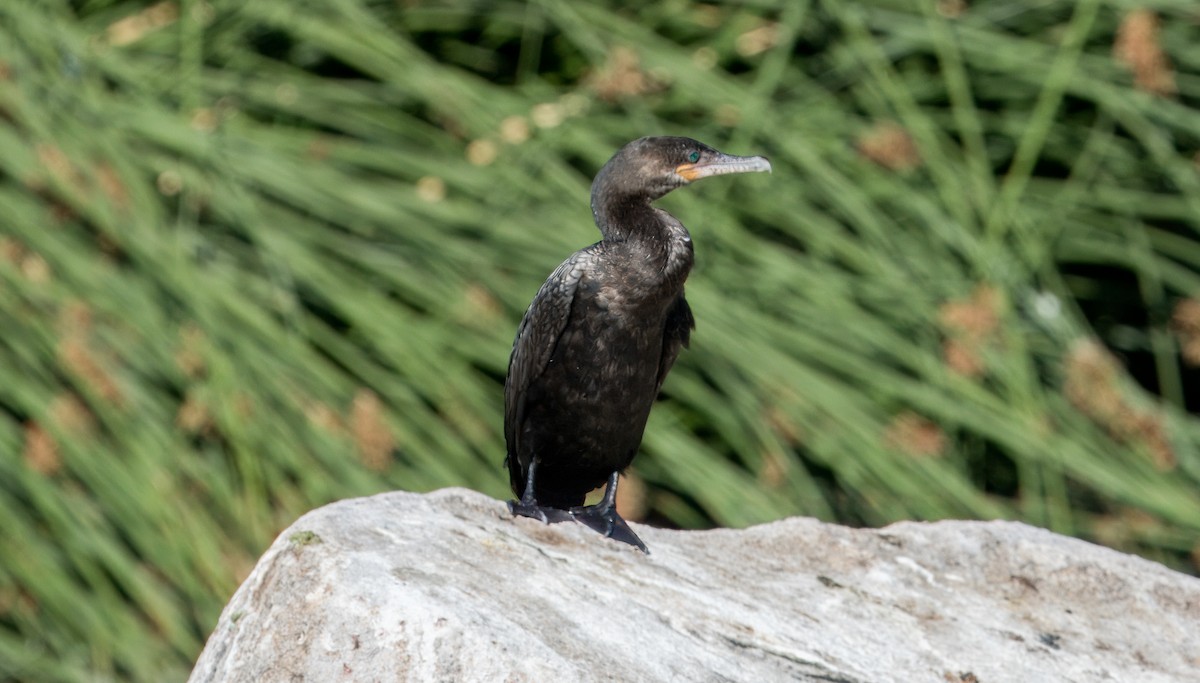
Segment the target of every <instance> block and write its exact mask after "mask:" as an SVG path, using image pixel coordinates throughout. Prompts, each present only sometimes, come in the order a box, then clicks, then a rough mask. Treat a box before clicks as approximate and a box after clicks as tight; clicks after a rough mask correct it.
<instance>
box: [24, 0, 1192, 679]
mask: <svg viewBox="0 0 1200 683" xmlns="http://www.w3.org/2000/svg"><path fill="white" fill-rule="evenodd" d="M1198 103H1200V9H1198V8H1197V6H1196V4H1195V3H1194V1H1193V0H1164V1H1161V2H1149V1H1147V2H1133V1H1131V0H1072V1H1070V2H1068V1H1066V0H1057V1H1056V0H1018V1H1010V0H1004V1H1001V0H978V1H971V2H968V0H940V1H937V2H935V1H933V0H930V1H928V2H925V1H918V0H877V1H875V2H869V3H855V2H844V1H842V0H811V1H805V0H789V1H787V2H784V1H782V0H779V1H774V0H745V1H742V2H720V1H713V2H705V3H693V2H684V1H682V0H667V1H665V2H659V3H635V2H617V1H611V0H610V1H608V2H600V3H577V2H568V1H567V0H539V1H537V2H529V3H520V2H515V1H514V2H504V1H498V2H483V1H475V0H441V1H435V2H422V1H420V0H400V1H398V2H384V1H382V0H327V1H324V2H299V1H287V2H285V1H284V0H259V1H257V2H246V3H243V2H240V1H235V0H167V1H166V2H138V1H124V0H77V1H75V2H66V1H65V0H58V1H54V0H40V1H37V2H7V3H4V4H3V5H2V6H0V323H2V329H3V334H0V377H3V381H0V680H38V681H85V680H87V681H91V680H126V681H164V680H182V679H183V678H184V677H185V676H186V673H187V671H188V669H189V667H190V665H191V663H192V661H193V660H194V658H195V657H196V656H197V654H198V652H199V649H200V648H201V646H202V644H203V641H204V639H205V637H206V636H207V634H208V632H209V631H210V629H211V628H212V627H213V626H214V624H215V623H216V618H217V615H218V613H219V611H220V609H221V607H222V605H223V604H224V602H225V601H226V600H227V599H228V597H229V596H230V595H231V593H232V591H233V590H234V589H235V588H236V586H237V585H238V583H239V581H240V580H241V579H243V578H244V577H245V576H246V574H247V572H248V571H249V570H250V568H251V567H252V566H253V563H254V561H255V559H256V558H257V557H258V555H259V554H260V553H261V552H262V551H263V550H264V549H265V548H266V547H267V545H268V544H269V543H270V542H271V540H272V538H273V537H274V536H275V535H276V534H277V533H278V532H279V531H280V530H281V529H283V528H284V527H285V526H287V525H288V524H289V523H291V522H292V521H294V520H295V519H296V518H297V517H298V516H299V515H301V514H302V513H304V512H305V511H307V510H309V509H311V508H313V507H315V506H319V505H322V504H325V503H328V502H331V501H334V500H337V499H340V498H346V497H350V496H361V495H367V494H372V493H377V492H381V491H386V490H389V489H406V490H414V491H425V490H430V489H433V488H437V487H443V486H468V487H472V488H475V489H479V490H481V491H485V492H487V493H489V494H491V495H493V496H496V497H501V498H503V497H506V496H507V495H508V490H507V489H508V487H507V482H506V481H505V479H504V473H503V472H502V470H501V467H500V461H501V459H502V458H503V452H504V447H503V442H502V432H501V417H502V398H501V393H502V392H501V386H502V383H503V378H504V372H505V366H506V363H507V358H508V352H509V349H510V344H511V340H512V335H513V333H514V331H515V329H516V325H517V321H518V320H519V318H520V316H521V314H522V312H523V311H524V308H525V306H526V305H527V304H528V302H529V300H530V299H531V298H532V296H533V294H534V293H535V292H536V290H537V288H538V286H539V285H540V284H541V282H542V280H543V279H544V278H545V276H546V275H547V274H548V273H549V272H550V271H551V270H552V269H553V268H554V266H556V265H557V264H558V263H559V261H561V260H562V259H563V258H564V257H565V256H566V255H567V254H569V253H570V252H571V251H573V250H575V249H577V248H579V247H582V246H584V245H586V244H589V243H591V242H592V241H594V240H595V239H597V233H596V231H595V228H594V227H593V225H592V223H591V217H590V212H589V210H588V194H587V193H588V186H589V183H590V179H591V176H592V175H593V174H594V173H595V171H596V170H597V169H598V168H599V167H600V166H601V165H602V164H603V163H604V161H605V160H606V159H607V158H608V156H609V155H611V154H612V152H613V151H614V150H615V149H616V148H617V147H619V146H620V145H621V144H623V143H624V142H626V141H628V140H630V139H633V138H635V137H639V136H641V135H646V134H681V135H689V136H692V137H696V138H699V139H701V140H704V141H706V142H708V143H710V144H713V145H715V146H717V147H719V148H721V149H723V150H726V151H729V152H732V153H737V154H766V155H768V156H769V157H770V158H771V160H772V162H773V163H774V165H775V173H774V174H773V175H771V176H753V177H739V178H736V179H725V180H723V181H721V182H711V184H709V183H702V184H699V185H698V186H696V187H693V188H689V189H687V190H684V191H681V192H677V193H675V194H673V195H671V196H670V197H668V198H666V199H665V200H664V201H663V202H661V205H662V206H664V207H665V208H667V209H669V210H670V211H672V212H673V213H675V214H676V215H677V216H679V217H680V218H681V220H682V221H683V222H684V224H685V225H688V226H689V227H690V228H691V229H692V233H693V236H694V238H695V241H696V250H697V258H698V265H697V268H696V270H695V271H694V272H693V275H692V278H691V280H690V282H689V286H688V292H689V299H690V301H691V302H692V306H693V309H694V311H695V314H696V318H697V320H698V324H699V328H698V330H697V332H696V334H695V335H694V337H693V346H692V348H691V350H690V351H688V352H686V353H684V354H683V356H682V358H681V359H680V362H679V364H678V365H677V366H676V369H675V371H674V373H673V374H672V376H671V378H670V380H669V381H668V382H667V385H666V388H665V391H664V400H662V401H661V402H660V403H659V405H658V406H657V408H656V410H655V412H654V414H653V415H652V417H651V421H650V426H649V428H648V430H647V435H646V439H645V443H644V447H643V452H644V453H643V455H642V457H641V458H639V459H638V461H637V462H636V464H635V466H634V468H633V470H632V471H631V472H630V477H629V484H628V485H627V486H625V487H624V492H625V493H626V494H628V495H625V497H624V498H623V500H622V501H621V504H622V506H623V508H624V510H625V512H626V514H627V515H628V516H630V517H632V518H635V519H643V520H647V521H649V522H651V523H656V524H660V525H674V526H679V527H685V528H702V527H709V526H713V525H722V526H744V525H748V524H755V523H760V522H767V521H770V520H774V519H779V518H781V517H785V516H788V515H814V516H817V517H819V518H821V519H825V520H832V521H838V522H842V523H848V524H856V525H860V524H861V525H883V524H887V523H889V522H893V521H896V520H904V519H920V520H932V519H940V518H947V517H954V518H980V519H991V518H1007V519H1020V520H1024V521H1027V522H1029V523H1031V524H1036V525H1040V526H1045V527H1048V528H1050V529H1053V530H1055V531H1059V532H1062V533H1066V534H1072V535H1076V536H1079V537H1082V538H1086V539H1090V540H1093V541H1097V542H1100V543H1105V544H1108V545H1110V546H1113V547H1115V548H1119V549H1122V550H1125V551H1130V552H1135V553H1140V554H1142V555H1144V556H1146V557H1149V558H1152V559H1154V560H1157V561H1160V562H1164V563H1166V564H1168V565H1169V566H1172V567H1174V568H1177V569H1180V570H1183V571H1190V572H1195V571H1196V567H1197V563H1198V562H1200V550H1198V548H1200V546H1198V538H1200V496H1198V495H1197V491H1198V483H1200V455H1198V452H1197V449H1198V446H1200V420H1197V418H1196V416H1195V414H1194V413H1195V411H1196V408H1197V406H1198V405H1200V393H1198V388H1197V387H1198V385H1197V382H1196V379H1197V367H1198V366H1200V299H1198V298H1197V297H1200V173H1198V164H1200V157H1198V156H1197V151H1198V150H1200V111H1198V110H1197V107H1196V105H1197V104H1198Z"/></svg>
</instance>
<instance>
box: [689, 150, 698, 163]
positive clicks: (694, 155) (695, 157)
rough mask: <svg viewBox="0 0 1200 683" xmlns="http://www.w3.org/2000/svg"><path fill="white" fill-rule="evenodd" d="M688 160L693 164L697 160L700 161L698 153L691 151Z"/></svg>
mask: <svg viewBox="0 0 1200 683" xmlns="http://www.w3.org/2000/svg"><path fill="white" fill-rule="evenodd" d="M688 161H690V162H692V163H693V164H694V163H696V162H697V161H700V153H699V152H692V153H691V154H689V155H688Z"/></svg>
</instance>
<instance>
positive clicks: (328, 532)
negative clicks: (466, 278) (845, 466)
mask: <svg viewBox="0 0 1200 683" xmlns="http://www.w3.org/2000/svg"><path fill="white" fill-rule="evenodd" d="M636 527H637V528H636V531H637V533H638V534H639V535H641V537H642V539H643V540H645V541H646V543H647V545H649V546H650V550H651V553H652V554H651V555H649V556H647V555H643V554H642V553H640V552H638V551H637V550H635V549H633V548H631V547H629V546H625V545H622V544H618V543H615V542H613V541H611V540H608V539H605V538H603V537H601V536H599V535H598V534H596V533H594V532H592V531H590V530H588V529H586V528H584V527H582V526H580V525H577V524H569V523H568V524H557V525H554V526H546V525H544V524H541V523H540V522H537V521H534V520H530V519H524V518H521V519H513V518H511V517H510V516H509V514H508V511H507V510H506V509H505V507H504V504H503V503H501V502H499V501H496V500H493V499H491V498H488V497H486V496H484V495H482V494H479V493H476V492H473V491H468V490H464V489H446V490H442V491H436V492H434V493H430V494H427V495H417V494H411V493H403V492H397V493H388V494H383V495H379V496H374V497H372V498H362V499H356V500H347V501H343V502H340V503H335V504H333V505H329V506H327V507H324V508H321V509H319V510H316V511H314V512H311V513H309V514H307V515H305V516H304V517H302V518H301V519H300V520H299V521H297V522H296V523H295V524H294V525H292V527H291V528H289V529H288V530H287V531H285V532H284V533H283V534H281V535H280V537H279V538H278V539H277V540H276V541H275V544H274V545H273V546H272V547H271V548H270V550H268V551H267V553H266V554H265V555H264V556H263V557H262V559H261V560H260V561H259V563H258V566H257V567H256V568H255V569H254V571H253V573H252V574H251V575H250V577H249V578H248V579H247V580H246V582H245V583H244V584H243V585H242V587H241V588H240V589H239V590H238V591H237V593H236V594H235V595H234V597H233V600H232V601H231V602H230V603H229V605H228V606H227V607H226V608H225V611H224V613H222V615H221V619H220V622H219V623H218V625H217V628H216V630H215V632H214V633H213V635H212V637H211V638H210V640H209V642H208V645H207V647H206V648H205V650H204V653H203V654H202V655H201V657H200V660H199V662H198V663H197V665H196V668H195V670H194V671H193V672H192V676H191V679H190V680H191V681H193V682H195V683H201V682H208V681H222V682H225V681H255V682H259V681H268V682H270V681H311V682H321V683H325V682H332V681H531V682H542V681H547V682H557V681H689V682H691V681H756V682H757V681H826V682H828V681H840V682H843V683H859V682H866V681H871V682H876V681H897V682H904V683H911V682H915V681H931V682H939V683H944V682H946V681H951V682H954V683H966V682H978V683H1001V682H1005V681H1014V682H1016V681H1020V682H1021V683H1029V682H1035V681H1079V682H1083V681H1121V682H1125V681H1128V682H1133V681H1137V682H1139V683H1152V682H1157V681H1163V682H1166V681H1200V579H1196V578H1192V577H1188V576H1185V575H1183V574H1179V573H1175V572H1172V571H1170V570H1168V569H1166V568H1164V567H1162V566H1160V565H1157V564H1154V563H1152V562H1149V561H1146V560H1142V559H1139V558H1136V557H1132V556H1129V555H1123V554H1121V553H1118V552H1115V551H1112V550H1108V549H1105V548H1102V547H1099V546H1095V545H1092V544H1089V543H1085V542H1083V541H1079V540H1075V539H1071V538H1066V537H1062V536H1058V535H1055V534H1052V533H1050V532H1048V531H1044V530H1041V529H1036V528H1033V527H1029V526H1025V525H1023V524H1017V523H1011V522H937V523H931V524H922V523H901V524H895V525H892V526H889V527H887V528H884V529H879V530H865V529H864V530H858V529H849V528H845V527H840V526H834V525H830V524H823V523H820V522H817V521H815V520H812V519H801V518H794V519H788V520H784V521H781V522H776V523H773V524H766V525H762V526H757V527H753V528H750V529H743V530H714V531H668V530H660V529H653V528H650V527H645V526H641V525H636Z"/></svg>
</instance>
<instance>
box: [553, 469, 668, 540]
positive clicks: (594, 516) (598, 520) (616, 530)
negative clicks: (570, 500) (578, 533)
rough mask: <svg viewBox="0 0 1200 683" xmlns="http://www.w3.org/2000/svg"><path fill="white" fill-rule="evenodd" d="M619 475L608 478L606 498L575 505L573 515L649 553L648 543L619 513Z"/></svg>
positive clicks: (605, 490)
mask: <svg viewBox="0 0 1200 683" xmlns="http://www.w3.org/2000/svg"><path fill="white" fill-rule="evenodd" d="M619 476H620V473H619V472H613V473H612V476H610V477H609V478H608V486H607V487H606V488H605V489H604V498H603V499H601V500H600V502H599V503H596V504H595V505H583V506H580V507H573V508H571V517H573V518H574V519H575V521H577V522H579V523H580V524H583V525H584V526H587V527H590V528H592V529H595V530H596V531H599V532H600V533H602V534H604V535H605V536H607V537H609V538H611V539H613V540H614V541H621V542H622V543H628V544H629V545H631V546H634V547H636V548H637V549H638V550H641V551H642V552H644V553H646V554H647V555H649V554H650V550H649V549H648V548H646V544H645V543H642V539H640V538H638V535H637V534H635V533H633V529H630V528H629V525H628V524H626V523H625V520H624V519H621V515H618V514H617V479H618V478H619Z"/></svg>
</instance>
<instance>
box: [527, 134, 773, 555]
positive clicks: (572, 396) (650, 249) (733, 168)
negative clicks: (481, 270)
mask: <svg viewBox="0 0 1200 683" xmlns="http://www.w3.org/2000/svg"><path fill="white" fill-rule="evenodd" d="M770 170H771V164H770V163H769V162H768V161H767V160H766V159H764V158H763V157H737V156H731V155H728V154H723V153H721V152H718V151H717V150H715V149H713V148H712V147H709V146H708V145H705V144H703V143H700V142H697V141H695V140H692V139H689V138H682V137H646V138H641V139H639V140H634V141H633V142H630V143H629V144H627V145H625V146H624V147H622V148H621V149H620V150H618V151H617V153H616V154H615V155H613V157H612V159H610V160H609V161H608V163H607V164H605V165H604V168H602V169H600V172H599V173H598V174H597V175H596V179H595V181H594V182H593V183H592V216H593V217H594V218H595V221H596V226H597V227H599V228H600V234H601V235H603V239H602V240H601V241H599V242H597V243H596V244H593V245H592V246H590V247H587V248H585V249H581V250H580V251H577V252H575V253H574V254H573V255H572V256H571V257H570V258H568V259H567V260H566V261H563V263H562V265H560V266H559V267H558V268H557V269H556V270H555V271H554V272H553V273H552V274H551V275H550V278H549V279H547V280H546V282H545V284H543V285H542V288H541V289H540V290H539V291H538V293H537V296H536V297H534V299H533V303H531V304H530V305H529V310H528V311H526V313H525V318H524V319H523V320H522V321H521V326H520V328H519V329H518V330H517V337H516V340H515V341H514V342H513V350H512V356H511V357H510V358H509V362H508V378H507V380H506V381H505V384H504V438H505V441H506V442H507V444H508V457H507V458H506V459H505V464H506V465H507V466H508V471H509V478H510V482H511V483H512V489H513V491H514V492H515V493H516V494H517V497H518V499H519V500H515V501H509V503H508V507H509V510H511V511H512V513H513V514H517V515H523V516H526V517H533V518H535V519H540V520H542V521H544V522H547V523H549V522H559V521H566V520H568V519H574V520H576V521H579V522H582V523H583V524H586V525H587V526H589V527H591V528H593V529H595V530H597V531H599V532H600V533H602V534H604V535H605V536H610V537H612V538H614V539H616V540H619V541H624V542H626V543H629V544H631V545H635V546H637V547H638V548H640V549H641V550H642V551H643V552H649V551H647V550H646V546H645V544H644V543H642V541H641V539H639V538H638V537H637V535H636V534H634V533H633V531H632V530H631V529H630V528H629V526H628V525H627V524H626V523H625V520H623V519H621V517H620V516H619V515H618V514H617V509H616V502H615V501H616V493H617V478H618V475H619V474H620V472H621V471H622V470H624V469H625V468H626V467H627V466H628V465H629V463H630V462H631V461H632V460H633V457H634V455H636V454H637V450H638V446H639V445H640V444H641V441H642V432H643V430H644V429H645V427H646V418H647V417H649V415H650V407H651V405H652V404H653V403H654V399H655V397H656V396H657V395H658V391H659V389H660V388H661V387H662V383H663V380H664V379H666V376H667V372H668V371H670V369H671V365H672V364H673V363H674V362H675V358H676V356H678V355H679V350H680V348H681V347H684V346H687V344H688V337H689V335H690V333H691V330H692V329H693V328H694V327H695V323H694V321H693V319H692V312H691V309H690V308H688V304H687V301H686V300H685V299H684V298H683V283H684V280H686V279H687V276H688V272H689V271H690V270H691V268H692V240H691V236H690V235H689V234H688V231H687V229H686V228H684V227H683V224H682V223H680V222H679V221H678V220H677V219H676V218H675V217H674V216H672V215H671V214H669V213H667V212H666V211H663V210H662V209H659V208H655V207H653V206H651V205H650V204H651V202H653V201H655V200H656V199H658V198H660V197H662V196H663V195H665V194H667V193H668V192H670V191H671V190H674V189H675V188H677V187H681V186H683V185H687V184H688V183H690V182H692V181H695V180H699V179H700V178H707V177H709V176H714V175H721V174H726V173H747V172H753V171H770ZM606 480H607V482H608V486H607V488H606V489H605V492H604V498H603V499H602V500H601V501H600V502H599V503H597V504H595V505H591V506H587V507H584V506H583V503H584V498H585V496H586V495H587V494H588V492H590V491H592V490H593V489H595V488H597V487H599V486H600V485H601V484H603V483H605V481H606Z"/></svg>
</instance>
